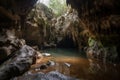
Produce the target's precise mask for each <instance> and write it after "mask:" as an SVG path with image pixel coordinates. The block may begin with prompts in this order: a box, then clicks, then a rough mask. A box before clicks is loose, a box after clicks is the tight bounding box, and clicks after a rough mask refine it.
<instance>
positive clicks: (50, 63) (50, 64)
mask: <svg viewBox="0 0 120 80" xmlns="http://www.w3.org/2000/svg"><path fill="white" fill-rule="evenodd" d="M46 65H47V66H54V65H55V62H54V61H48V62H47V63H46Z"/></svg>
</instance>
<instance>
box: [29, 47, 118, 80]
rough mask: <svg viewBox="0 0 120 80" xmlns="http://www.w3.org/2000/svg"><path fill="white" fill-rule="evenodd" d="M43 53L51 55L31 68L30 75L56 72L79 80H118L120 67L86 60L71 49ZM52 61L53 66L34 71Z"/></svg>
mask: <svg viewBox="0 0 120 80" xmlns="http://www.w3.org/2000/svg"><path fill="white" fill-rule="evenodd" d="M44 52H47V53H50V54H52V56H51V57H45V58H43V60H41V61H40V63H39V62H38V63H37V64H35V65H34V66H33V67H32V68H31V70H30V71H31V72H32V73H37V72H44V73H48V72H50V71H58V72H60V73H62V74H64V75H67V76H71V77H74V78H77V79H80V80H120V65H118V64H110V63H103V62H100V61H99V62H98V61H93V60H91V59H87V58H86V57H85V55H84V54H83V53H79V52H78V51H77V50H73V49H58V48H54V49H47V50H45V51H44ZM49 60H51V61H54V62H55V65H53V66H50V67H48V68H46V69H43V70H35V69H36V68H38V67H39V65H41V64H43V63H46V62H47V61H49Z"/></svg>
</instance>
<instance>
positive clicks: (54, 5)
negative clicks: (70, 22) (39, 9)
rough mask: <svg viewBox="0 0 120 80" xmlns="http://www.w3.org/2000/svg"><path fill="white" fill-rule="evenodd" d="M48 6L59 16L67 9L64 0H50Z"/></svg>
mask: <svg viewBox="0 0 120 80" xmlns="http://www.w3.org/2000/svg"><path fill="white" fill-rule="evenodd" d="M49 8H51V9H52V10H53V12H54V13H55V14H56V16H60V15H62V14H64V13H65V12H66V11H67V6H66V0H50V2H49Z"/></svg>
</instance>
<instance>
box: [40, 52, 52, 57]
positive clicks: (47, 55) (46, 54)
mask: <svg viewBox="0 0 120 80" xmlns="http://www.w3.org/2000/svg"><path fill="white" fill-rule="evenodd" d="M42 55H43V56H46V57H49V56H51V54H50V53H42Z"/></svg>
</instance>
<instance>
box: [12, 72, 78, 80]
mask: <svg viewBox="0 0 120 80" xmlns="http://www.w3.org/2000/svg"><path fill="white" fill-rule="evenodd" d="M13 80H79V79H75V78H72V77H69V76H65V75H63V74H61V73H59V72H57V71H51V72H49V73H47V74H45V73H42V72H39V73H35V74H29V75H26V76H22V77H19V78H18V79H17V78H16V79H13Z"/></svg>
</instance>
